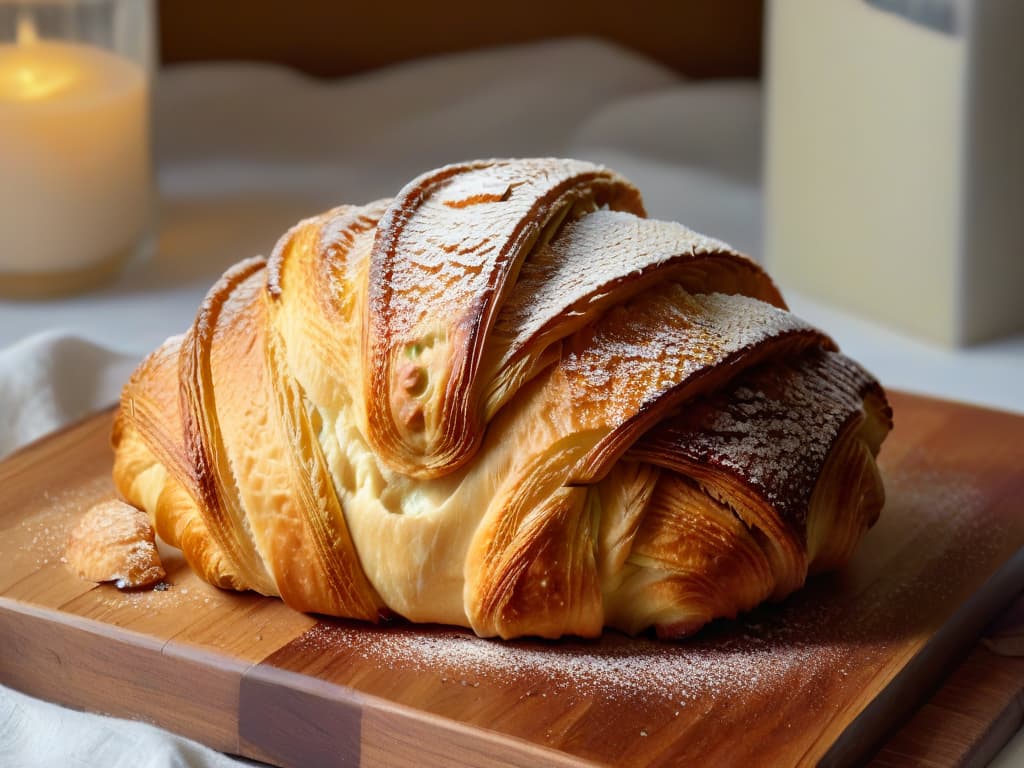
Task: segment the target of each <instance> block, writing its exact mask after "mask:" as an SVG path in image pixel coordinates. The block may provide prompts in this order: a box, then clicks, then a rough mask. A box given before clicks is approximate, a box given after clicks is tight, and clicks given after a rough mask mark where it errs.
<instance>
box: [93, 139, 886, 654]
mask: <svg viewBox="0 0 1024 768" xmlns="http://www.w3.org/2000/svg"><path fill="white" fill-rule="evenodd" d="M891 423H892V422H891V411H890V408H889V406H888V404H887V402H886V398H885V394H884V392H883V391H882V389H881V387H880V386H879V385H878V383H877V382H876V381H875V380H874V379H873V378H872V377H871V376H870V375H869V374H868V373H866V372H865V371H864V370H863V369H862V368H861V367H860V366H858V365H857V364H856V363H854V362H853V361H852V360H850V359H848V358H846V357H844V356H843V355H842V354H840V353H839V352H838V351H837V350H836V346H835V344H834V343H833V342H832V341H831V339H829V338H828V337H827V336H826V335H824V334H823V333H821V332H820V331H818V330H816V329H815V328H812V327H811V326H809V325H808V324H807V323H805V322H804V321H802V320H800V319H799V318H797V317H795V316H794V315H792V314H791V313H789V312H788V311H786V307H785V303H784V302H783V299H782V297H781V295H780V294H779V291H778V290H777V289H776V287H775V285H774V284H773V283H772V281H771V280H770V279H769V278H768V276H767V275H766V274H765V273H764V272H763V271H762V269H761V268H760V267H759V266H758V265H757V264H755V263H754V262H752V261H750V260H749V259H747V258H746V257H744V256H742V255H741V254H739V253H736V252H735V251H733V250H732V249H731V248H729V246H727V245H725V244H724V243H721V242H718V241H716V240H712V239H710V238H707V237H704V236H702V235H699V234H697V233H695V232H692V231H690V230H689V229H687V228H686V227H683V226H681V225H679V224H673V223H667V222H660V221H653V220H650V219H646V218H645V217H644V209H643V205H642V202H641V198H640V194H639V192H638V191H637V190H636V188H634V187H633V186H632V185H631V184H630V183H629V182H628V181H626V180H625V179H624V178H622V177H621V176H619V175H618V174H616V173H614V172H612V171H610V170H607V169H605V168H602V167H600V166H596V165H592V164H590V163H585V162H578V161H575V160H559V159H529V160H486V161H478V162H471V163H465V164H460V165H452V166H447V167H445V168H441V169H439V170H436V171H431V172H429V173H427V174H424V175H423V176H421V177H419V178H417V179H415V180H413V181H412V182H410V183H409V184H408V185H407V186H406V187H405V188H404V189H403V190H401V191H400V192H399V193H398V195H397V196H396V197H395V198H394V199H393V200H383V201H379V202H375V203H370V204H369V205H365V206H343V207H340V208H336V209H334V210H331V211H328V212H326V213H324V214H322V215H320V216H317V217H314V218H312V219H308V220H306V221H303V222H300V223H299V224H298V225H296V226H295V227H294V228H293V229H292V230H291V231H289V232H288V233H287V234H285V235H284V237H283V238H282V239H281V240H280V242H279V243H278V244H277V246H276V248H275V249H274V251H273V254H272V255H271V257H270V259H269V260H267V261H264V260H263V259H251V260H249V261H244V262H242V263H240V264H237V265H236V266H234V267H233V268H231V269H230V270H229V271H228V272H227V273H226V274H225V275H224V276H223V277H222V278H221V279H220V281H219V282H218V283H217V284H216V285H215V286H214V287H213V288H212V289H211V291H210V292H209V294H208V296H207V298H206V300H205V301H204V302H203V305H202V307H201V308H200V310H199V313H198V315H197V317H196V320H195V323H194V324H193V325H192V327H191V328H189V329H188V331H187V332H186V333H185V334H184V335H183V336H177V337H173V338H171V339H168V340H167V341H166V342H165V343H164V344H163V346H161V347H160V348H159V349H158V350H156V351H155V352H154V353H153V354H151V355H150V356H149V357H148V358H147V359H146V360H145V361H144V362H143V363H142V365H141V366H140V367H139V369H138V370H137V371H136V372H135V374H134V375H133V376H132V378H131V380H130V382H129V383H128V384H127V386H126V387H125V389H124V393H123V396H122V399H121V408H120V411H119V413H118V416H117V419H116V423H115V429H114V435H113V443H114V447H115V450H116V462H115V467H114V479H115V482H116V485H117V487H118V489H119V491H120V493H121V494H122V495H123V496H124V497H125V498H126V499H127V500H128V501H130V502H131V503H132V504H134V505H136V506H137V507H139V508H141V509H144V510H145V511H146V512H148V514H149V517H150V519H151V520H152V521H153V525H154V526H155V529H156V531H157V532H158V533H159V535H160V536H161V538H163V539H164V540H165V541H166V542H168V543H170V544H172V545H174V546H176V547H180V548H181V549H182V550H183V552H184V554H185V556H186V558H187V559H188V561H189V563H190V564H191V566H192V567H193V568H194V569H195V570H196V571H197V572H198V573H199V574H200V575H201V576H202V577H203V578H204V579H206V580H208V581H209V582H211V583H213V584H216V585H218V586H221V587H225V588H231V589H237V590H255V591H257V592H260V593H262V594H265V595H279V596H280V597H281V598H282V599H283V600H284V601H285V602H286V603H288V604H289V605H291V606H294V607H295V608H297V609H299V610H302V611H311V612H316V613H323V614H329V615H334V616H346V617H354V618H360V619H366V620H371V621H375V620H378V619H381V618H383V617H387V616H392V615H399V616H402V617H405V618H406V619H408V620H410V621H416V622H441V623H449V624H458V625H462V626H467V627H471V628H472V629H473V630H474V631H475V632H476V633H477V634H479V635H481V636H494V635H498V636H501V637H506V638H507V637H514V636H519V635H539V636H543V637H558V636H561V635H565V634H574V635H584V636H593V635H597V634H599V633H600V632H601V629H602V627H604V626H612V627H617V628H620V629H622V630H624V631H627V632H639V631H642V630H644V629H647V628H649V627H654V628H655V630H656V631H657V632H658V634H659V635H662V636H671V637H676V636H682V635H686V634H689V633H692V632H694V631H695V630H697V629H698V628H700V627H701V626H702V625H704V624H705V623H707V622H708V621H710V620H712V619H714V618H717V617H731V616H735V615H736V613H737V612H739V611H744V610H747V609H749V608H752V607H753V606H755V605H756V604H758V603H759V602H761V601H764V600H767V599H780V598H782V597H784V596H786V595H787V594H789V593H790V592H792V591H793V590H795V589H797V588H799V587H800V586H801V585H802V584H803V583H804V580H805V578H806V577H807V574H808V573H809V572H813V571H817V570H821V569H826V568H836V567H838V566H841V565H842V564H843V563H844V562H846V561H847V559H848V558H849V557H850V555H851V553H852V552H853V550H854V548H855V546H856V545H857V543H858V541H859V539H860V538H861V536H862V534H863V533H864V532H865V531H866V530H867V528H868V527H869V526H870V525H871V524H872V523H873V522H874V521H875V520H876V518H877V516H878V514H879V511H880V509H881V507H882V503H883V499H884V490H883V486H882V482H881V479H880V477H879V473H878V470H877V468H876V465H875V455H876V454H877V452H878V448H879V445H880V443H881V441H882V440H883V438H884V437H885V435H886V434H887V432H888V431H889V429H890V428H891Z"/></svg>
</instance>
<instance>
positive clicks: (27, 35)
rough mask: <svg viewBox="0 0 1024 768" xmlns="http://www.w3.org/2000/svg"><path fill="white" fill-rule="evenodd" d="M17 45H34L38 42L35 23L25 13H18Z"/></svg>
mask: <svg viewBox="0 0 1024 768" xmlns="http://www.w3.org/2000/svg"><path fill="white" fill-rule="evenodd" d="M17 40H18V45H34V44H35V43H38V42H39V33H38V32H36V23H35V22H34V21H33V20H32V17H31V16H29V15H28V14H27V13H21V14H19V15H18V37H17Z"/></svg>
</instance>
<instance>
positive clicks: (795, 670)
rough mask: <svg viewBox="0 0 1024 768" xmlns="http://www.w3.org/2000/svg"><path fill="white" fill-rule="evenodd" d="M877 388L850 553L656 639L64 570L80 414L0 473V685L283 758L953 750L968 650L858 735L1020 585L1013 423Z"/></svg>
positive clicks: (595, 758)
mask: <svg viewBox="0 0 1024 768" xmlns="http://www.w3.org/2000/svg"><path fill="white" fill-rule="evenodd" d="M893 401H894V408H895V412H896V429H895V431H894V433H893V434H892V436H891V437H890V438H889V440H888V441H887V442H886V444H885V445H884V446H883V452H882V460H881V464H882V469H883V473H884V475H885V478H886V485H887V490H888V501H887V504H886V508H885V510H884V512H883V515H882V518H881V520H880V522H879V523H878V525H877V526H876V527H875V528H874V529H872V531H871V532H870V533H869V534H868V536H867V537H866V538H865V540H864V542H863V543H862V545H861V547H860V548H859V550H858V552H857V555H856V556H855V558H854V560H853V562H852V563H851V564H850V565H849V567H847V568H846V569H845V570H844V571H842V572H841V573H837V574H831V575H826V576H821V577H817V578H815V579H812V580H811V582H810V583H809V584H808V586H807V587H806V588H805V589H804V590H802V591H801V592H799V593H797V594H796V595H794V596H792V597H791V598H789V599H787V600H786V601H784V602H783V603H781V604H776V605H768V606H763V607H761V608H759V609H757V610H755V611H753V612H751V613H750V614H748V615H746V616H744V617H743V618H742V619H741V620H738V621H721V622H716V623H715V624H713V625H711V626H710V627H708V628H707V629H706V630H704V631H703V632H701V633H700V634H699V635H698V636H696V637H695V638H693V639H691V640H690V641H687V642H678V643H663V642H658V641H656V640H653V639H650V638H636V639H631V638H626V637H624V636H622V635H619V634H617V633H613V632H609V633H606V634H605V636H604V637H602V638H601V640H600V641H580V640H569V641H560V642H546V641H529V640H527V641H520V642H512V643H502V642H500V641H491V640H480V639H478V638H476V637H475V636H473V635H471V634H469V633H467V632H465V631H462V630H458V629H452V628H446V627H436V626H413V625H408V624H404V623H395V624H392V625H389V626H369V625H363V624H358V623H355V622H346V621H338V620H329V619H318V618H316V617H311V616H306V615H303V614H298V613H295V612H293V611H291V610H289V609H287V608H286V607H285V606H284V605H283V604H282V603H280V602H279V601H277V600H274V599H270V598H262V597H258V596H255V595H239V594H233V593H227V592H222V591H220V590H217V589H215V588H213V587H210V586H209V585H207V584H205V583H202V582H201V581H199V580H198V579H197V578H196V577H195V576H194V575H193V574H192V573H191V572H190V571H189V569H188V568H187V566H185V564H184V562H183V560H182V559H181V557H180V555H178V554H177V553H176V552H175V551H173V550H167V551H165V552H164V554H165V566H166V568H167V570H168V578H167V582H168V583H169V584H170V588H169V589H167V590H166V591H147V592H119V591H118V590H117V589H115V588H114V587H113V586H110V585H101V586H96V585H94V584H91V583H87V582H84V581H80V580H79V579H77V578H76V577H74V576H73V575H72V574H71V573H70V572H69V571H68V570H67V569H66V568H65V566H64V565H63V564H62V563H61V562H60V558H61V552H62V549H63V542H64V538H65V537H66V535H67V532H68V530H69V529H70V527H71V526H72V525H73V524H74V522H75V520H76V519H77V517H78V516H79V515H80V514H81V513H82V512H83V511H84V510H85V509H87V508H88V507H89V506H91V505H92V504H93V503H95V502H97V501H100V500H102V499H105V498H109V497H111V496H112V495H113V489H112V485H111V482H110V466H111V458H112V457H111V454H110V449H109V447H108V432H109V427H110V418H111V416H110V413H104V414H99V415H97V416H95V417H92V418H91V419H89V420H87V421H85V422H83V423H82V424H80V425H77V426H75V427H73V428H70V429H67V430H65V431H63V432H61V433H59V434H57V435H54V436H51V437H50V438H47V439H45V440H43V441H41V442H39V443H37V444H35V445H33V446H30V447H29V448H27V449H25V450H23V451H21V452H19V453H18V454H15V455H14V456H12V457H10V458H8V459H7V460H6V461H4V462H3V463H2V464H0V488H3V490H4V493H3V494H2V500H0V637H2V638H3V645H4V650H3V653H2V654H0V682H2V683H4V684H6V685H9V686H11V687H14V688H17V689H20V690H22V691H25V692H26V693H29V694H32V695H35V696H38V697H41V698H44V699H48V700H51V701H55V702H58V703H62V704H67V705H70V706H73V707H77V708H81V709H86V710H90V711H99V712H106V713H110V714H114V715H119V716H123V717H130V718H134V719H139V720H145V721H149V722H153V723H157V724H159V725H161V726H164V727H166V728H169V729H171V730H173V731H176V732H178V733H182V734H184V735H186V736H190V737H193V738H196V739H198V740H200V741H202V742H204V743H207V744H209V745H211V746H213V747H215V748H217V749H220V750H223V751H227V752H232V753H237V754H243V755H248V756H251V757H255V758H258V759H261V760H265V761H268V762H271V763H277V764H281V765H302V766H317V765H374V766H375V765H390V766H413V765H417V766H420V765H523V766H526V765H538V764H551V765H587V764H613V765H623V766H639V765H674V764H680V763H686V762H690V761H694V762H696V761H698V760H699V761H700V763H701V764H712V765H713V764H745V765H750V764H762V765H763V764H772V765H786V764H794V765H807V764H815V763H818V762H823V763H825V764H846V763H850V762H854V761H859V760H862V759H864V758H866V757H868V756H870V755H872V754H875V755H876V761H877V763H878V764H879V765H886V766H888V765H900V764H922V765H946V764H972V763H973V762H977V760H978V759H979V755H982V754H990V753H991V752H992V750H993V749H998V746H999V745H1000V744H1001V743H1002V741H1000V739H1001V740H1005V739H1006V738H1007V737H1008V736H1009V733H1010V732H1012V724H1013V722H1014V720H1013V717H1014V715H1015V713H1016V714H1019V712H1018V710H1019V707H1020V681H1019V678H1015V677H1013V675H1014V674H1017V673H1016V672H1013V673H1010V676H1009V677H1010V679H1008V677H1007V673H1006V672H1005V670H1006V669H1007V667H1005V666H1004V662H1003V661H999V660H995V661H994V660H992V659H989V658H987V657H986V656H985V655H984V652H982V650H984V649H981V650H975V651H974V652H973V653H972V654H971V655H970V656H968V657H967V660H966V662H964V663H963V664H962V665H961V666H960V667H959V669H957V671H956V672H955V673H954V675H953V676H952V677H951V678H950V680H949V683H948V685H947V687H946V688H943V690H942V692H940V694H939V695H936V696H934V697H933V698H932V699H931V701H930V702H929V703H928V705H927V706H926V707H925V708H923V709H920V710H919V711H918V713H917V715H915V716H914V717H913V718H912V719H910V720H909V722H907V724H906V727H904V728H903V729H902V730H900V731H899V732H898V733H897V735H896V736H895V737H893V738H892V740H891V741H889V743H888V744H887V745H886V746H885V747H884V748H883V749H882V750H881V751H878V747H879V746H880V745H881V744H882V743H883V742H884V741H885V739H886V737H887V736H889V735H890V734H891V733H892V732H894V731H895V730H897V728H898V727H899V726H900V725H901V724H902V723H904V721H905V720H906V719H907V717H908V716H909V715H911V714H912V713H913V712H914V710H915V709H916V708H917V707H918V706H919V705H920V704H921V703H922V701H924V700H925V699H926V698H927V697H929V696H931V695H932V693H933V692H934V691H935V690H936V689H937V688H938V687H939V685H940V683H941V680H942V679H943V677H944V676H945V675H946V674H947V673H948V672H949V671H950V669H952V668H954V667H955V666H956V664H955V662H958V661H959V660H961V659H963V658H964V655H965V652H966V650H967V649H968V648H969V647H970V646H971V645H972V643H973V642H974V640H975V639H976V638H977V637H978V635H979V634H980V632H981V630H982V628H983V627H984V625H985V624H986V622H987V621H988V620H989V619H991V618H992V616H994V615H995V614H996V613H998V612H999V610H1000V609H1001V608H1002V607H1003V606H1005V605H1006V604H1007V603H1008V602H1009V600H1010V599H1011V598H1012V597H1013V596H1014V595H1016V594H1018V593H1019V592H1020V591H1021V589H1022V588H1024V514H1022V510H1021V504H1022V502H1021V499H1022V498H1024V418H1022V417H1015V416H1012V415H1009V414H1005V413H999V412H995V411H987V410H982V409H977V408H971V407H968V406H963V405H958V404H953V403H947V402H942V401H937V400H931V399H927V398H922V397H915V396H909V395H900V394H897V395H894V397H893ZM986 652H988V651H986ZM989 653H991V652H989ZM1002 658H1003V657H1000V659H1002ZM1011 661H1012V662H1017V661H1018V660H1015V659H1011ZM1013 668H1014V669H1017V670H1018V671H1019V665H1016V664H1014V666H1013ZM1014 707H1017V710H1014V709H1013V708H1014ZM922 718H923V720H924V727H923V729H922V726H921V725H920V724H919V725H917V726H915V723H919V721H921V720H922ZM936 718H938V719H936ZM929 728H932V729H933V730H931V731H929ZM936 728H937V729H938V731H936V730H934V729H936ZM948 732H955V733H956V734H957V735H956V736H955V737H953V738H952V741H955V742H957V744H956V745H952V746H951V745H949V744H948V743H947V742H948V741H949V739H947V742H944V741H943V739H942V738H939V737H937V736H935V734H936V733H948ZM972 740H973V741H972ZM996 742H998V743H996ZM979 744H981V745H982V746H981V747H979V746H978V745H979ZM965 745H966V746H965ZM972 745H973V746H972ZM993 745H994V746H993ZM979 750H980V751H979ZM986 750H987V752H986ZM922 756H923V757H922ZM919 757H920V758H922V759H923V758H924V757H927V759H928V760H930V761H931V762H918V758H919ZM944 760H945V761H944Z"/></svg>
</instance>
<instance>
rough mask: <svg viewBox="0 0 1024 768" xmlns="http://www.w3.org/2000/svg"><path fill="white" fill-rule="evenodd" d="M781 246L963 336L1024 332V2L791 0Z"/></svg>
mask: <svg viewBox="0 0 1024 768" xmlns="http://www.w3.org/2000/svg"><path fill="white" fill-rule="evenodd" d="M768 24H769V28H768V33H767V46H768V47H767V70H766V76H767V93H768V99H767V104H768V106H767V110H768V112H767V131H766V139H765V140H766V168H765V193H766V194H765V250H766V257H767V262H768V264H769V267H770V269H771V270H772V271H773V272H774V274H776V275H777V276H778V278H779V279H780V281H781V282H782V284H783V285H784V286H788V287H792V288H795V289H797V290H800V291H803V292H805V293H807V294H809V295H811V296H814V297H817V298H819V299H823V300H825V301H828V302H831V303H833V304H835V305H837V306H840V307H843V308H845V309H849V310H854V311H856V312H858V313H860V314H862V315H864V316H866V317H869V318H872V319H874V320H876V321H878V322H880V323H884V324H887V325H890V326H892V327H894V328H897V329H901V330H905V331H908V332H911V333H913V334H916V335H918V336H924V337H927V338H930V339H933V340H936V341H940V342H944V343H946V344H951V345H955V344H966V343H972V342H976V341H980V340H983V339H987V338H992V337H995V336H999V335H1001V334H1004V333H1009V332H1012V331H1015V330H1019V329H1021V328H1024V295H1022V294H1024V1H1022V0H974V1H973V2H972V1H971V0H773V1H772V2H770V3H769V16H768Z"/></svg>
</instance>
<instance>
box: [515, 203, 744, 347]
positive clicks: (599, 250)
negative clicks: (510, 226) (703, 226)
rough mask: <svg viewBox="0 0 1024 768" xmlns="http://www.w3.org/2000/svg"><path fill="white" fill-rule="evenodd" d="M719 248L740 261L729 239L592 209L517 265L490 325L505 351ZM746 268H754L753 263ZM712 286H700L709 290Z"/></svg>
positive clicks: (628, 215) (722, 252) (661, 222)
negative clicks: (514, 279)
mask: <svg viewBox="0 0 1024 768" xmlns="http://www.w3.org/2000/svg"><path fill="white" fill-rule="evenodd" d="M706 254H718V255H721V256H724V257H727V258H729V259H731V260H736V263H743V262H745V261H746V259H745V257H743V256H741V255H740V254H737V253H735V252H734V251H732V249H730V248H729V246H728V245H726V244H725V243H722V242H720V241H718V240H714V239H712V238H710V237H705V236H704V235H701V234H698V233H696V232H694V231H693V230H690V229H687V228H686V227H684V226H683V225H682V224H676V223H673V222H665V221H657V220H655V219H642V218H639V217H637V216H634V215H633V214H630V213H626V212H620V211H595V212H594V213H591V214H589V215H587V216H584V217H583V218H581V219H579V220H577V221H574V222H570V223H568V224H566V225H565V227H564V228H563V230H562V232H561V233H560V234H559V235H558V237H556V238H555V239H554V240H553V241H552V242H551V244H550V245H549V246H545V247H543V248H539V249H537V250H536V251H534V253H532V254H531V255H530V257H529V258H528V259H527V261H526V262H525V263H524V264H523V268H522V271H521V272H520V273H519V279H518V281H517V282H516V285H515V287H514V288H513V289H512V291H511V293H510V294H509V297H508V299H507V300H506V302H505V304H504V306H503V307H502V310H501V313H500V314H499V316H498V319H497V321H496V323H495V330H496V331H497V332H498V335H499V336H500V337H502V338H507V339H509V340H510V350H509V353H508V356H509V357H510V356H511V355H513V354H515V352H516V350H517V349H519V348H520V347H523V346H524V345H526V344H528V343H529V342H530V340H531V339H532V338H533V337H534V336H536V335H537V334H538V333H540V332H541V330H542V329H544V328H545V326H548V325H552V324H554V323H555V322H556V321H558V323H559V324H560V325H562V326H571V323H566V322H565V321H566V320H567V319H569V318H568V317H566V313H568V312H570V311H571V312H573V313H582V312H584V311H585V310H586V309H587V308H588V305H589V304H592V303H594V302H597V301H603V300H604V299H605V297H606V296H607V294H608V292H609V291H612V290H617V289H620V288H628V287H629V286H630V285H631V284H633V283H635V281H636V279H637V278H639V277H640V276H641V275H643V274H646V273H648V272H653V271H656V270H660V271H664V270H665V268H666V267H670V266H673V265H676V264H681V263H685V262H690V261H693V260H694V259H696V258H697V257H699V256H702V255H706ZM750 269H751V271H756V267H755V266H753V265H751V266H750ZM713 290H715V288H714V287H713V286H709V287H707V288H705V290H704V291H702V292H712V291H713Z"/></svg>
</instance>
